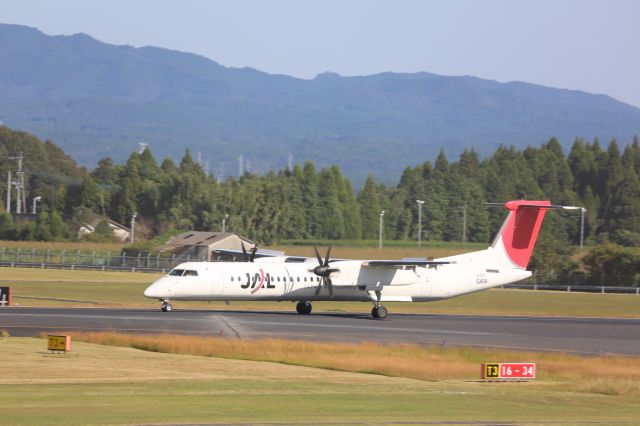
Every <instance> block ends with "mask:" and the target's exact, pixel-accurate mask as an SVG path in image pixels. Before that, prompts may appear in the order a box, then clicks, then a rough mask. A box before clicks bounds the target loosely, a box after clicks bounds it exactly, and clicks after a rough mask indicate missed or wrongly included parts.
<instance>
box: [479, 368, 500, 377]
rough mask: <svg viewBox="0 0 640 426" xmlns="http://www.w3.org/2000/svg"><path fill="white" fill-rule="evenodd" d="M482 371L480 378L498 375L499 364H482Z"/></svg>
mask: <svg viewBox="0 0 640 426" xmlns="http://www.w3.org/2000/svg"><path fill="white" fill-rule="evenodd" d="M483 365H484V371H483V375H482V378H483V379H489V378H492V377H496V378H497V377H500V364H483Z"/></svg>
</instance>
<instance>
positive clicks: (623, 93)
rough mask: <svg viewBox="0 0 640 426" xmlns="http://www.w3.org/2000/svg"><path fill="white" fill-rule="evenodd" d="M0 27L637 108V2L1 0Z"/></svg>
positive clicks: (236, 61) (298, 73)
mask: <svg viewBox="0 0 640 426" xmlns="http://www.w3.org/2000/svg"><path fill="white" fill-rule="evenodd" d="M0 22H3V23H12V24H22V25H28V26H32V27H36V28H38V29H40V30H41V31H43V32H45V33H46V34H49V35H58V34H66V35H70V34H74V33H78V32H84V33H86V34H89V35H91V36H92V37H94V38H96V39H98V40H101V41H104V42H107V43H112V44H129V45H132V46H136V47H139V46H147V45H152V46H159V47H165V48H169V49H175V50H181V51H186V52H192V53H197V54H200V55H203V56H206V57H208V58H210V59H213V60H215V61H216V62H219V63H220V64H222V65H225V66H231V67H247V66H248V67H252V68H256V69H259V70H261V71H266V72H269V73H279V74H287V75H292V76H295V77H301V78H313V77H314V76H315V75H317V74H318V73H321V72H324V71H332V72H337V73H338V74H341V75H369V74H375V73H379V72H384V71H394V72H417V71H428V72H433V73H436V74H442V75H473V76H477V77H482V78H488V79H493V80H498V81H501V82H506V81H513V80H518V81H526V82H530V83H536V84H542V85H545V86H552V87H558V88H567V89H579V90H584V91H587V92H591V93H603V94H607V95H610V96H612V97H614V98H616V99H618V100H621V101H623V102H627V103H629V104H632V105H635V106H638V107H640V43H639V41H640V32H639V31H638V23H639V22H640V1H636V0H609V1H596V0H534V1H525V0H519V1H516V0H486V1H480V0H475V1H474V0H450V1H427V0H423V1H419V0H415V1H414V0H394V1H392V0H389V1H373V0H370V1H365V0H272V1H266V0H263V1H257V0H233V1H200V0H183V1H168V0H156V1H149V0H92V1H86V0H57V1H49V0H0ZM0 67H1V64H0Z"/></svg>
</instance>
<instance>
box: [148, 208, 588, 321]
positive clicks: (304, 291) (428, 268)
mask: <svg viewBox="0 0 640 426" xmlns="http://www.w3.org/2000/svg"><path fill="white" fill-rule="evenodd" d="M499 205H500V206H501V205H502V204H499ZM504 207H505V208H506V209H507V210H508V212H509V213H508V215H507V217H506V219H505V221H504V222H503V224H502V226H501V228H500V230H499V231H498V233H497V235H496V236H495V238H494V240H493V243H492V244H491V245H490V246H489V247H488V248H487V249H485V250H480V251H475V252H470V253H464V254H460V255H455V256H448V257H443V258H440V259H433V258H410V259H401V260H347V259H331V257H330V256H331V247H329V248H328V250H327V253H326V255H325V258H324V259H322V258H321V256H320V254H319V253H318V250H317V249H316V248H315V247H314V251H315V255H316V256H315V258H314V257H301V256H286V255H282V254H273V253H261V252H260V251H259V250H258V251H256V250H255V249H254V250H252V251H251V254H250V255H249V254H248V253H247V252H246V250H244V247H243V250H242V252H243V253H242V254H243V255H244V258H245V262H187V263H182V264H180V265H178V266H176V267H175V268H174V269H173V270H171V271H170V272H169V273H168V274H167V275H166V276H163V277H162V278H160V279H158V280H157V281H155V282H154V283H153V284H151V285H150V286H149V287H148V288H147V289H146V290H145V291H144V295H145V297H148V298H152V299H158V300H160V301H161V302H162V305H161V309H162V311H164V312H168V311H171V309H172V306H171V303H170V302H171V301H173V300H194V301H195V300H201V301H214V300H218V301H226V302H228V301H244V300H269V301H293V302H296V301H297V302H298V303H297V305H296V311H297V312H298V314H301V315H307V314H310V313H311V310H312V305H311V302H313V301H327V300H333V301H362V302H371V303H373V308H372V310H371V315H372V317H373V318H376V319H385V318H387V315H388V310H387V308H386V307H385V306H383V305H382V302H427V301H434V300H442V299H448V298H451V297H456V296H460V295H463V294H468V293H474V292H477V291H481V290H486V289H489V288H492V287H498V286H501V285H505V284H510V283H513V282H516V281H520V280H523V279H526V278H528V277H530V276H531V272H530V271H527V264H528V263H529V259H530V258H531V254H532V253H533V249H534V246H535V242H536V239H537V237H538V233H539V231H540V227H541V225H542V221H543V219H544V216H545V213H546V212H547V210H549V209H558V208H560V209H576V207H570V206H557V205H552V204H551V202H550V201H525V200H514V201H508V202H506V203H504ZM218 252H219V253H224V254H238V252H239V251H236V250H218Z"/></svg>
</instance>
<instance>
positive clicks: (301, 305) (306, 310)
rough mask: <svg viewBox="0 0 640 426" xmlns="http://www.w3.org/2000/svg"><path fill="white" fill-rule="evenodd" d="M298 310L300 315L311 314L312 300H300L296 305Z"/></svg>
mask: <svg viewBox="0 0 640 426" xmlns="http://www.w3.org/2000/svg"><path fill="white" fill-rule="evenodd" d="M296 311H298V313H299V314H300V315H309V314H310V313H311V302H307V301H301V302H298V304H297V305H296Z"/></svg>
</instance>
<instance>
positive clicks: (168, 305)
mask: <svg viewBox="0 0 640 426" xmlns="http://www.w3.org/2000/svg"><path fill="white" fill-rule="evenodd" d="M172 308H173V307H172V306H171V303H169V302H163V303H162V306H160V309H162V312H171V309H172Z"/></svg>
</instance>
